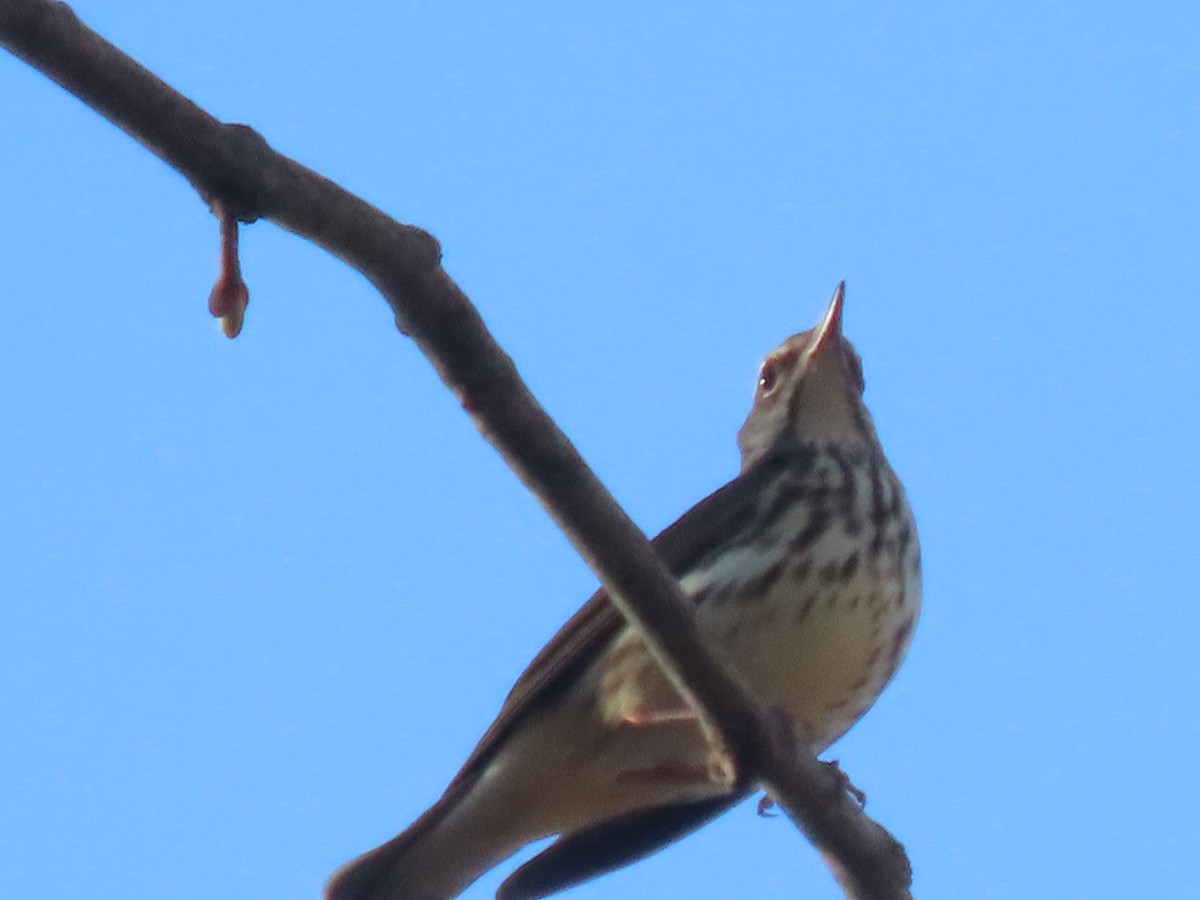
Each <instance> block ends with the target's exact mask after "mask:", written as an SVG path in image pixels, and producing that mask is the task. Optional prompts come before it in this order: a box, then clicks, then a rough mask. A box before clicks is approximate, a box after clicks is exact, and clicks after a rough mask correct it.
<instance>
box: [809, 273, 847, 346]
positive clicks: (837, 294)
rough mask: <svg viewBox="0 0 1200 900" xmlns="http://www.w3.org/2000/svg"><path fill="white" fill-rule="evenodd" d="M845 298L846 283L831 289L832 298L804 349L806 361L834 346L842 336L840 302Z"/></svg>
mask: <svg viewBox="0 0 1200 900" xmlns="http://www.w3.org/2000/svg"><path fill="white" fill-rule="evenodd" d="M845 296H846V282H844V281H839V282H838V286H837V287H836V288H834V289H833V297H832V298H831V299H830V300H829V306H827V307H826V308H825V315H823V316H821V321H820V322H818V323H817V327H816V328H814V329H813V330H812V334H811V336H810V337H809V340H808V346H807V347H806V348H805V351H804V355H805V357H806V358H807V359H812V358H813V357H816V356H819V355H820V354H821V353H822V352H823V351H824V350H825V349H826V348H827V347H829V346H830V345H831V344H836V343H837V342H838V340H839V339H840V338H841V336H842V300H843V298H844V297H845Z"/></svg>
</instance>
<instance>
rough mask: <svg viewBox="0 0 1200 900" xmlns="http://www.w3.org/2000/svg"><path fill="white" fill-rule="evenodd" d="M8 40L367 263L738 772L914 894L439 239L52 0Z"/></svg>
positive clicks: (229, 190) (872, 887) (195, 164)
mask: <svg viewBox="0 0 1200 900" xmlns="http://www.w3.org/2000/svg"><path fill="white" fill-rule="evenodd" d="M0 42H2V43H3V44H4V45H5V46H6V47H7V48H8V49H9V50H10V51H12V52H13V53H14V54H16V55H17V56H19V57H21V58H22V59H24V60H26V61H27V62H28V63H29V64H30V65H32V66H34V67H35V68H37V69H39V70H41V71H42V72H44V73H45V74H46V75H48V76H49V77H50V78H52V79H53V80H55V81H56V82H58V83H59V84H60V85H62V86H63V87H65V88H66V89H67V90H68V91H70V92H71V93H73V94H75V95H76V96H78V97H79V98H80V99H82V100H83V101H84V102H85V103H87V104H88V105H90V106H92V107H93V108H94V109H96V110H97V111H98V112H100V113H101V114H102V115H104V116H105V117H106V118H108V119H109V120H110V121H112V122H113V123H115V124H116V125H117V126H118V127H120V128H122V129H123V130H125V131H126V132H128V133H129V134H130V135H131V136H133V137H134V138H135V139H137V140H138V141H139V142H141V143H142V144H143V145H145V146H146V147H147V148H148V149H150V150H151V151H152V152H154V153H155V154H156V155H158V156H159V157H161V158H162V159H163V160H165V161H166V162H167V163H168V164H170V165H171V166H172V167H174V168H175V169H177V170H178V171H180V172H181V173H182V174H183V175H184V176H185V177H187V178H188V180H189V181H190V182H191V183H192V185H193V186H194V187H195V188H196V190H197V191H198V192H199V193H200V195H201V196H202V197H203V198H204V199H205V200H206V201H207V202H208V203H209V205H210V206H215V205H217V204H219V205H220V208H221V209H222V210H224V211H225V212H227V213H228V214H230V215H233V216H236V218H238V219H240V220H242V221H247V222H249V221H254V220H256V219H258V218H265V219H269V220H270V221H272V222H274V223H276V224H277V225H279V226H280V227H282V228H285V229H287V230H289V231H291V232H293V233H295V234H297V235H300V236H301V237H304V238H306V239H308V240H310V241H312V242H313V243H315V244H317V245H319V246H321V247H323V248H325V249H326V250H328V251H329V252H330V253H333V254H334V255H335V256H337V257H339V258H340V259H342V260H344V261H345V262H346V263H348V264H349V265H351V266H353V267H354V268H355V269H357V270H358V271H360V272H362V273H363V274H364V275H366V277H367V278H368V279H370V281H371V282H372V283H373V284H374V285H375V286H376V287H377V288H378V289H379V291H380V292H381V293H382V294H383V296H384V298H385V299H386V300H387V302H388V304H389V305H390V306H391V308H392V310H393V312H394V314H395V319H396V324H397V326H398V327H399V328H400V330H401V331H402V332H404V333H405V334H407V335H409V336H410V337H412V338H413V340H414V341H416V343H417V345H418V346H419V347H420V349H421V351H422V352H423V353H424V354H425V355H426V356H427V357H428V358H429V360H430V362H431V363H432V364H433V366H434V368H435V369H437V371H438V374H439V375H440V376H441V378H442V380H443V381H444V382H445V383H446V385H447V386H448V387H449V388H450V390H451V391H452V392H453V393H454V395H455V396H456V397H457V398H458V399H459V402H460V403H461V404H462V406H463V408H464V409H465V410H466V411H467V412H468V413H469V414H470V416H471V418H472V419H473V421H474V422H475V424H476V426H477V427H478V428H479V430H480V432H481V433H482V434H483V435H484V437H486V438H487V439H488V441H490V442H491V443H492V445H493V446H494V447H495V448H496V449H497V450H498V451H499V452H500V454H501V455H502V456H503V457H504V459H505V460H506V461H507V462H508V464H509V465H510V466H511V467H512V469H513V471H515V472H516V473H517V475H518V477H520V478H521V480H522V481H523V482H524V483H525V484H526V485H527V486H528V487H529V489H530V490H531V491H533V493H534V494H535V495H536V496H537V497H538V499H539V500H540V501H541V502H542V504H543V505H544V506H545V507H546V509H547V510H548V511H549V512H550V514H551V516H552V517H553V518H554V520H555V521H556V522H557V523H558V525H559V527H560V528H562V530H563V531H564V533H566V535H567V536H568V538H569V539H570V540H571V542H572V544H574V546H575V547H576V549H577V550H578V551H579V553H580V554H581V555H582V556H583V558H584V559H585V560H586V561H587V563H588V565H589V566H591V568H592V569H593V570H594V571H595V573H596V574H597V576H598V577H599V578H600V580H601V582H602V583H603V584H604V586H605V587H606V588H607V589H608V591H609V593H610V595H611V596H612V598H613V600H614V602H615V603H616V604H617V605H618V607H619V608H620V609H621V611H622V613H623V614H624V615H625V616H626V617H627V618H629V619H630V620H631V621H633V622H634V623H636V625H637V626H638V627H640V628H641V629H642V630H643V631H644V632H645V634H646V636H647V638H648V642H649V644H650V646H651V648H652V650H653V651H654V653H655V655H656V657H657V658H658V660H659V662H660V663H661V664H662V665H663V667H664V669H665V670H666V671H667V672H668V673H670V674H671V676H672V678H673V680H674V681H675V682H676V684H677V685H678V686H679V687H680V689H681V692H682V693H683V694H684V696H685V697H687V698H688V699H689V701H690V702H692V703H693V705H695V706H696V707H697V709H698V710H699V711H701V713H702V720H703V721H704V722H705V723H706V724H707V727H708V729H709V732H710V735H711V737H712V738H713V740H714V746H715V747H717V748H719V749H720V750H721V751H722V752H724V753H726V754H727V755H728V757H729V758H731V759H732V760H733V762H734V766H735V771H736V772H737V773H738V780H739V783H741V784H749V783H752V782H759V783H761V784H762V785H763V786H764V787H765V788H766V789H767V791H768V792H769V793H770V794H771V796H772V797H773V798H774V799H775V800H776V801H777V802H778V803H779V804H780V805H781V806H782V807H783V808H784V810H785V811H786V812H787V813H788V815H789V816H790V817H791V818H792V819H793V821H795V822H796V823H797V825H799V826H800V827H801V828H802V829H803V831H804V832H805V833H806V834H807V835H808V836H809V838H810V839H811V840H812V841H813V843H814V844H815V845H816V846H817V847H818V849H819V850H820V851H821V852H822V854H823V855H824V856H825V857H826V859H827V861H828V862H829V865H830V867H831V868H832V869H833V871H834V874H835V875H836V876H837V878H838V880H839V881H840V882H841V883H842V886H843V889H844V890H845V892H846V894H847V895H848V896H852V897H864V898H867V897H869V898H902V897H908V896H909V892H908V889H907V885H908V883H909V880H910V872H909V869H908V862H907V858H906V857H905V856H904V852H903V849H902V848H901V847H900V845H899V844H898V843H896V841H895V840H894V839H893V838H892V837H891V836H890V835H888V834H887V832H886V831H884V830H883V829H882V828H881V827H880V826H878V825H876V824H875V823H874V822H872V821H871V820H869V819H868V818H867V817H866V816H865V815H863V814H862V812H861V810H860V809H859V807H858V805H857V804H856V803H855V802H854V801H853V800H852V799H851V797H850V795H849V794H848V792H847V791H846V790H845V786H846V783H845V779H844V778H843V776H841V774H840V773H838V772H836V771H835V770H833V769H831V768H829V767H827V766H825V765H823V764H821V763H819V762H817V761H816V760H815V759H814V758H813V757H812V756H810V755H808V754H807V753H801V754H798V753H797V749H796V746H795V739H794V737H793V736H792V735H791V734H790V733H789V732H790V729H783V728H779V727H775V725H773V723H772V720H771V717H770V716H768V715H766V714H765V713H764V711H763V710H762V709H761V706H760V704H759V703H758V701H757V700H756V699H755V697H754V696H753V695H752V694H750V693H749V692H748V691H747V690H746V688H745V687H744V686H743V685H742V683H741V682H740V680H738V679H737V678H735V677H734V676H732V675H731V674H730V673H729V672H728V671H727V670H726V668H725V667H724V666H723V664H722V663H721V662H720V661H719V660H718V659H716V658H715V657H714V656H713V655H712V654H711V653H710V652H708V650H707V648H706V646H705V643H704V641H703V639H702V637H701V635H700V634H699V632H698V630H697V628H696V626H695V622H694V618H693V615H692V609H691V606H690V604H689V603H688V601H687V600H686V599H685V598H684V596H683V594H682V593H681V591H680V589H679V586H678V585H677V584H676V582H675V580H674V579H673V578H672V577H671V575H670V573H669V572H668V571H667V569H666V567H665V566H664V565H663V564H662V562H661V561H660V560H659V558H658V557H657V555H656V554H655V553H654V551H653V549H652V548H651V546H650V544H649V543H648V542H647V540H646V538H645V536H644V535H643V534H642V533H641V531H640V530H639V529H638V528H637V526H635V525H634V524H633V522H632V521H631V520H630V519H629V518H628V516H626V515H625V513H624V512H622V510H621V509H620V508H619V507H618V506H617V505H616V503H615V501H614V500H613V499H612V497H611V496H610V495H609V493H608V492H607V490H606V489H605V488H604V487H603V485H601V484H600V482H599V481H598V480H597V479H596V477H595V475H594V474H593V473H592V472H591V470H590V469H589V468H588V467H587V465H586V464H585V463H584V462H583V460H582V459H581V458H580V456H579V454H578V453H577V452H576V450H575V449H574V447H573V446H572V445H571V444H570V442H569V441H568V440H567V438H566V436H565V435H563V434H562V432H561V431H559V429H558V428H557V427H556V426H555V424H554V423H553V422H552V421H551V419H550V418H549V416H547V414H546V413H545V411H544V410H543V409H542V408H541V406H540V405H539V404H538V403H537V401H536V400H535V399H534V398H533V396H532V395H531V394H530V392H529V390H528V388H527V387H526V386H525V384H524V382H523V381H522V380H521V378H520V377H519V375H518V374H517V371H516V368H515V367H514V365H513V363H512V360H511V359H510V358H509V357H508V356H507V355H505V353H504V352H503V351H502V350H501V349H500V348H499V347H498V346H497V345H496V343H495V342H494V341H493V340H492V338H491V336H490V335H489V333H488V331H487V329H486V328H485V326H484V324H483V321H482V320H481V318H480V316H479V314H478V312H477V311H476V310H475V308H474V307H473V306H472V305H471V303H470V302H469V301H468V299H467V298H466V296H464V294H463V293H462V292H461V291H460V290H459V288H458V287H457V285H455V283H454V282H453V281H452V280H451V279H450V277H449V276H448V275H447V274H446V272H445V271H444V270H443V269H442V268H441V265H440V250H439V247H438V244H437V241H436V240H434V239H433V238H432V237H431V236H430V235H428V234H426V233H425V232H423V231H420V230H419V229H416V228H413V227H410V226H406V225H401V224H399V223H398V222H396V221H394V220H393V219H391V218H389V217H388V216H386V215H384V214H383V213H382V212H381V211H379V210H378V209H376V208H375V207H373V206H371V205H370V204H368V203H366V202H365V201H363V200H361V199H360V198H358V197H356V196H354V195H352V194H350V193H348V192H346V191H344V190H342V189H341V188H340V187H338V186H337V185H336V184H334V183H333V182H331V181H329V180H327V179H325V178H323V177H322V176H320V175H318V174H316V173H315V172H312V171H310V170H309V169H306V168H305V167H303V166H301V165H299V164H298V163H296V162H294V161H292V160H290V159H287V158H286V157H284V156H281V155H280V154H278V153H276V152H275V151H274V150H272V149H271V148H270V147H269V146H268V145H267V143H266V142H265V141H264V140H263V139H262V138H261V137H260V136H259V135H258V134H257V133H256V132H254V131H253V130H251V129H250V128H247V127H245V126H241V125H230V124H223V123H221V122H218V121H217V120H216V119H214V118H213V117H212V116H210V115H208V114H207V113H205V112H204V111H203V110H201V109H200V108H199V107H197V106H196V105H195V104H193V103H192V102H191V101H189V100H187V99H186V98H185V97H183V96H181V95H180V94H178V93H177V92H175V91H174V90H172V89H171V88H170V87H168V86H167V85H166V84H165V83H163V82H162V81H160V80H159V79H158V78H156V77H155V76H154V75H152V74H151V73H150V72H148V71H146V70H145V69H144V68H142V67H141V66H140V65H138V64H137V63H136V62H135V61H134V60H132V59H131V58H129V57H128V56H126V55H125V54H123V53H121V51H119V50H118V49H117V48H115V47H113V46H112V45H111V44H109V43H108V42H106V41H104V40H103V39H102V38H100V37H99V36H98V35H96V34H95V33H94V32H92V31H90V30H89V29H88V28H86V27H85V26H84V25H83V24H82V23H81V22H80V21H79V20H78V18H77V17H76V16H75V15H74V13H73V12H72V11H71V10H70V9H69V8H68V7H67V6H65V5H63V4H60V3H55V2H50V0H0Z"/></svg>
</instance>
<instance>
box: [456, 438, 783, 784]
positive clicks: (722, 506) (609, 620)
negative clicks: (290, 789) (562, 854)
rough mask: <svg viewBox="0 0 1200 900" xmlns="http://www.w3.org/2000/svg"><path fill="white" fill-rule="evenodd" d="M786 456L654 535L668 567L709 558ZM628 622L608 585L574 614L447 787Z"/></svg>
mask: <svg viewBox="0 0 1200 900" xmlns="http://www.w3.org/2000/svg"><path fill="white" fill-rule="evenodd" d="M779 463H780V461H777V460H774V459H767V460H763V461H762V462H761V463H759V464H758V465H756V466H754V467H753V468H751V469H750V470H749V471H746V472H744V473H742V474H741V475H740V476H739V477H737V478H735V479H734V480H733V481H731V482H729V483H728V484H726V485H725V486H724V487H722V488H720V489H718V490H717V491H714V492H713V493H712V494H709V495H708V496H707V497H705V498H704V499H703V500H701V501H700V502H699V503H697V504H696V505H695V506H693V507H692V508H691V509H689V510H688V511H687V512H686V513H684V514H683V515H682V516H680V517H679V518H678V519H677V520H676V521H675V522H674V523H673V524H671V525H669V526H667V528H666V529H664V530H663V531H662V533H660V534H659V535H658V537H656V538H655V539H654V540H653V542H652V543H653V545H654V549H655V550H657V551H658V555H659V556H660V557H661V558H662V560H663V562H665V563H666V564H667V568H669V569H670V570H671V572H672V573H673V574H675V575H676V576H679V575H680V574H682V573H683V572H685V571H687V570H688V569H689V568H691V567H693V566H694V565H696V564H697V563H698V562H699V561H700V560H702V559H704V557H705V556H707V555H708V554H709V553H711V552H712V551H713V550H714V549H716V548H717V547H721V546H724V545H726V544H727V543H728V540H729V536H730V535H731V534H734V533H736V532H738V531H740V530H742V529H743V527H744V526H745V524H746V523H747V522H748V521H749V520H750V519H752V518H753V517H754V515H755V513H756V511H757V508H758V503H759V500H760V496H761V491H760V489H759V488H760V485H761V483H762V481H764V480H768V479H770V478H771V477H773V475H774V469H775V467H776V466H777V465H778V464H779ZM624 624H625V619H624V617H623V616H622V615H621V613H620V611H619V610H618V609H617V608H616V607H615V606H614V605H613V603H612V601H611V600H610V599H609V597H608V592H607V591H605V590H604V589H603V588H601V589H600V590H598V591H596V593H595V594H593V595H592V596H591V598H590V599H589V600H588V601H587V603H585V604H584V605H583V606H582V607H581V608H580V610H579V611H578V612H577V613H575V615H573V616H572V617H571V618H570V619H569V620H568V621H567V623H566V624H565V625H563V627H562V628H560V629H559V630H558V633H557V634H555V635H554V637H552V638H551V639H550V641H549V643H547V644H546V646H545V647H543V648H542V650H541V651H540V652H539V653H538V654H537V656H535V657H534V658H533V662H531V663H530V664H529V666H528V667H527V668H526V669H525V671H524V672H522V673H521V675H520V677H518V678H517V681H516V684H514V685H513V688H512V690H511V691H510V692H509V694H508V697H507V698H506V699H505V701H504V705H503V706H502V707H501V708H500V713H499V714H498V715H497V716H496V720H495V721H494V722H492V724H491V726H490V727H489V728H488V730H487V731H486V732H484V735H483V737H482V738H481V739H480V741H479V743H478V744H477V745H476V746H475V749H474V750H473V751H472V752H471V755H470V756H469V757H468V758H467V761H466V763H464V764H463V767H462V768H461V769H460V770H459V772H458V774H457V775H455V777H454V780H453V781H451V783H450V786H449V787H448V788H447V793H449V792H451V791H453V790H454V789H455V788H456V787H458V786H459V784H460V782H461V781H463V780H464V779H471V778H473V777H474V776H475V775H477V774H479V772H480V771H482V768H483V767H484V766H486V765H487V763H488V761H489V760H490V759H491V757H492V755H493V754H494V753H495V751H496V749H497V748H498V747H499V746H500V744H501V742H502V741H503V739H504V738H505V737H506V736H507V735H508V734H509V732H510V731H511V730H512V728H513V727H514V726H515V725H516V723H517V722H518V721H519V720H520V719H521V718H522V717H523V716H524V715H525V713H526V711H527V710H529V709H530V707H531V706H533V705H535V704H536V703H537V702H539V701H544V700H547V699H549V698H551V697H553V696H554V695H555V694H556V693H558V692H560V691H565V690H566V689H567V688H568V687H569V686H570V685H571V684H572V683H574V680H575V678H577V677H578V676H579V675H580V674H581V673H582V672H583V670H584V669H586V668H587V666H588V665H589V664H590V663H591V662H592V661H593V660H595V659H596V657H597V656H598V655H599V654H600V653H601V652H602V651H603V649H604V648H605V647H606V646H607V645H608V643H609V642H610V641H611V640H612V639H613V637H614V636H615V635H616V634H617V632H619V631H620V630H621V628H622V626H623V625H624Z"/></svg>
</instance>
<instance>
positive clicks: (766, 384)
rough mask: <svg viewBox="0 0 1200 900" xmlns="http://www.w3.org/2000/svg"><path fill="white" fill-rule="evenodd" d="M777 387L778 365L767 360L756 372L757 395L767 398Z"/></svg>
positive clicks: (773, 361) (771, 360)
mask: <svg viewBox="0 0 1200 900" xmlns="http://www.w3.org/2000/svg"><path fill="white" fill-rule="evenodd" d="M778 386H779V363H778V362H776V361H775V360H773V359H768V360H767V361H766V362H765V363H763V364H762V368H761V369H759V370H758V395H759V396H760V397H768V396H770V394H771V392H772V391H774V390H775V388H777V387H778Z"/></svg>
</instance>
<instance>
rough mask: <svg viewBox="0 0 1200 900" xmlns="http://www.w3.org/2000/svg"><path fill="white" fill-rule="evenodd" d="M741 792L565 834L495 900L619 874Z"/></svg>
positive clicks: (533, 897) (532, 896) (523, 898)
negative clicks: (617, 871) (598, 876)
mask: <svg viewBox="0 0 1200 900" xmlns="http://www.w3.org/2000/svg"><path fill="white" fill-rule="evenodd" d="M745 796H746V794H745V792H739V793H736V794H727V795H723V796H720V797H710V798H708V799H705V800H694V801H691V802H689V803H678V804H674V805H672V806H661V807H658V808H656V809H648V810H643V811H640V812H636V813H633V814H632V815H628V816H623V817H621V818H619V819H615V820H613V821H611V822H604V823H601V824H600V825H595V826H592V827H591V828H585V829H583V830H582V831H576V832H573V833H571V834H568V835H564V836H563V837H560V838H559V839H558V840H556V841H555V842H554V843H553V844H551V845H550V846H549V847H547V848H546V849H545V850H543V851H542V852H541V853H539V854H538V855H537V856H535V857H534V858H533V859H531V860H530V861H529V862H527V863H525V864H524V865H523V866H521V867H520V868H519V869H517V870H516V871H515V872H513V874H512V875H510V876H509V877H508V878H507V879H506V880H505V882H504V884H502V885H500V889H499V890H498V891H497V892H496V900H537V898H540V897H548V896H550V895H551V894H555V893H558V892H559V891H563V890H566V889H567V888H569V887H572V886H574V885H576V884H579V883H580V882H583V881H587V880H588V879H589V878H595V877H596V876H597V875H603V874H604V873H605V872H610V871H612V870H613V869H619V868H621V867H622V866H627V865H629V864H630V863H634V862H637V861H638V860H639V859H641V858H642V857H645V856H649V855H650V854H651V853H653V852H655V851H656V850H659V849H661V848H662V847H665V846H666V845H667V844H671V843H674V842H675V841H677V840H679V839H680V838H682V837H684V836H686V835H688V834H690V833H691V832H693V831H695V830H696V829H697V828H699V827H700V826H701V825H704V824H705V823H707V822H710V821H711V820H713V819H715V818H716V817H717V816H719V815H721V814H722V813H724V812H725V811H726V810H727V809H729V807H731V806H733V805H734V804H735V803H737V802H738V801H739V800H741V799H742V798H743V797H745Z"/></svg>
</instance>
